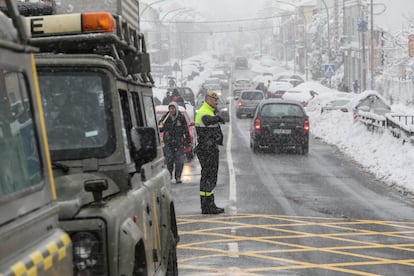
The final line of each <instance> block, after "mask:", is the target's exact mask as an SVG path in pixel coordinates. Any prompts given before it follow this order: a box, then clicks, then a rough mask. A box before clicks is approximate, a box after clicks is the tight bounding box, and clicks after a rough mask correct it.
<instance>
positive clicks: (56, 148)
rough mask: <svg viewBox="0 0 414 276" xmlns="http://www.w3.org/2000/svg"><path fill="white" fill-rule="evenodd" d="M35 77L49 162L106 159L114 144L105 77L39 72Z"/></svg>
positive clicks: (82, 73) (60, 72)
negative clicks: (92, 158) (49, 155)
mask: <svg viewBox="0 0 414 276" xmlns="http://www.w3.org/2000/svg"><path fill="white" fill-rule="evenodd" d="M38 76H39V86H40V90H41V92H42V102H43V109H44V115H45V121H46V129H47V134H48V138H49V148H50V150H51V153H52V159H55V158H54V157H56V158H57V159H59V160H69V159H81V158H91V157H94V158H98V157H104V156H108V155H109V154H110V153H111V152H112V151H113V150H114V148H115V141H114V139H112V138H111V137H114V130H113V124H112V115H111V100H110V94H109V92H110V91H109V80H108V77H107V76H106V74H104V73H102V72H95V71H83V70H79V71H76V70H72V71H66V70H57V69H44V68H42V69H41V70H39V74H38ZM57 156H59V157H57Z"/></svg>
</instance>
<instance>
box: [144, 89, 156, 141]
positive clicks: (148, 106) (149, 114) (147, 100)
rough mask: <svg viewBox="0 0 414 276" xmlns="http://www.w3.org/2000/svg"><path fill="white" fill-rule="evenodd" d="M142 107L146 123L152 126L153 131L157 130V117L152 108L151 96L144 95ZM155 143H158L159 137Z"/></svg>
mask: <svg viewBox="0 0 414 276" xmlns="http://www.w3.org/2000/svg"><path fill="white" fill-rule="evenodd" d="M144 108H145V117H146V119H147V125H148V126H149V127H152V128H154V129H155V131H158V127H157V125H158V123H157V118H156V116H155V109H154V104H153V101H152V97H151V96H144ZM157 144H158V145H159V144H160V141H159V139H157Z"/></svg>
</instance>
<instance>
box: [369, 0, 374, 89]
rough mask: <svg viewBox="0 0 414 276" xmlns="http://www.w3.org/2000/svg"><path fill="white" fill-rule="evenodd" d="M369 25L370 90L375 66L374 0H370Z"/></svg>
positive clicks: (372, 86)
mask: <svg viewBox="0 0 414 276" xmlns="http://www.w3.org/2000/svg"><path fill="white" fill-rule="evenodd" d="M370 13H371V26H370V33H371V47H370V49H371V52H370V61H369V63H370V71H371V87H370V88H371V90H374V89H375V74H374V70H375V66H374V50H375V48H374V0H371V10H370Z"/></svg>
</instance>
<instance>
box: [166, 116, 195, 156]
mask: <svg viewBox="0 0 414 276" xmlns="http://www.w3.org/2000/svg"><path fill="white" fill-rule="evenodd" d="M177 113H178V114H177V117H176V118H175V119H173V118H172V116H169V117H168V119H167V120H166V121H165V123H164V127H162V128H160V131H161V132H164V138H163V139H164V145H165V146H166V147H173V148H180V147H181V148H184V146H185V145H188V144H190V142H191V141H190V133H189V132H188V125H187V121H186V120H185V118H184V115H183V114H182V113H181V112H180V111H178V110H177ZM167 115H168V112H167V113H165V114H164V115H163V116H162V118H161V120H160V121H159V123H161V122H162V121H163V120H164V119H165V117H166V116H167Z"/></svg>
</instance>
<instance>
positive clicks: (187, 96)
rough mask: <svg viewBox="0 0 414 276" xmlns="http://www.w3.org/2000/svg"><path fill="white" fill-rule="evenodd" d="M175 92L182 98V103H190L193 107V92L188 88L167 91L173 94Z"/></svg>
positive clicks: (172, 88) (170, 88)
mask: <svg viewBox="0 0 414 276" xmlns="http://www.w3.org/2000/svg"><path fill="white" fill-rule="evenodd" d="M174 90H177V91H178V93H179V94H180V95H181V97H183V98H184V101H187V102H190V103H191V104H192V105H193V106H194V105H195V95H194V92H193V90H192V89H191V88H190V87H169V88H168V91H171V92H173V91H174Z"/></svg>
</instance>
